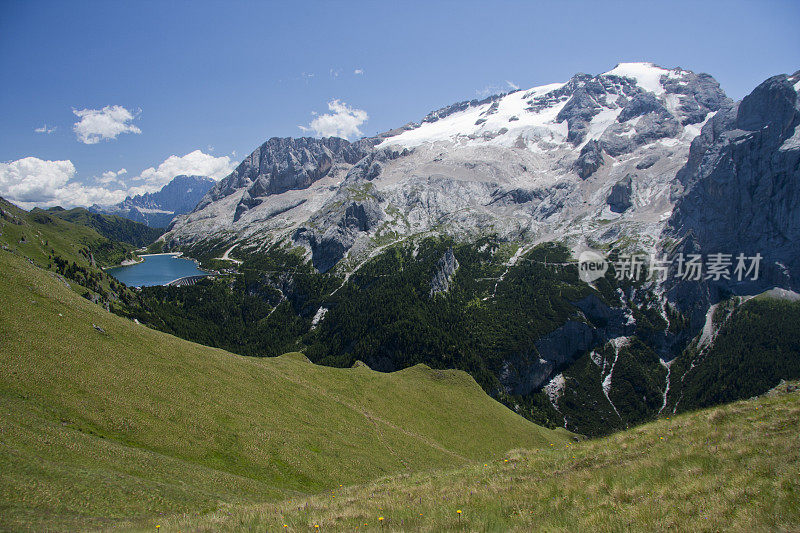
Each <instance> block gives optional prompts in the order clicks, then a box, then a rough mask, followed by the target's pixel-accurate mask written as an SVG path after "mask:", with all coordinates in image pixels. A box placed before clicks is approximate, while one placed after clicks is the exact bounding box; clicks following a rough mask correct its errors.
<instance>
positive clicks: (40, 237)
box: [0, 198, 134, 266]
mask: <svg viewBox="0 0 800 533" xmlns="http://www.w3.org/2000/svg"><path fill="white" fill-rule="evenodd" d="M0 209H2V211H3V213H4V215H5V216H0V244H2V245H4V246H7V247H8V248H10V249H12V250H16V251H17V252H19V253H20V254H22V255H24V256H25V257H28V258H30V259H31V260H32V261H34V262H35V263H36V264H37V265H39V266H47V263H48V255H50V254H51V250H52V251H53V252H55V254H56V255H59V256H61V257H63V258H64V259H66V260H68V261H74V262H75V263H76V264H78V265H79V266H89V261H88V260H87V258H86V257H84V256H83V255H82V254H81V253H80V250H81V249H86V248H88V249H89V250H91V251H92V252H93V254H94V256H95V261H96V262H97V264H98V265H99V266H111V265H115V264H118V263H119V262H120V261H122V260H123V259H125V257H126V255H127V254H128V253H129V252H130V251H131V250H133V249H134V246H133V245H131V244H127V243H121V242H115V241H112V240H110V239H108V238H106V237H104V236H102V235H100V234H99V233H98V232H97V231H95V230H94V229H92V228H90V227H88V226H85V225H82V224H73V223H72V222H69V221H67V220H62V219H60V218H58V217H56V216H53V214H52V213H48V212H47V211H43V210H34V211H31V212H28V211H24V210H22V209H20V208H18V207H17V206H15V205H13V204H11V203H9V202H7V201H5V200H3V199H2V198H0Z"/></svg>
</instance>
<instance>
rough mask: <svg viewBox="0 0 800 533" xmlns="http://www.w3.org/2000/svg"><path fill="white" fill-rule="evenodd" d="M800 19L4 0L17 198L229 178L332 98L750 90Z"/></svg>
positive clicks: (514, 8)
mask: <svg viewBox="0 0 800 533" xmlns="http://www.w3.org/2000/svg"><path fill="white" fill-rule="evenodd" d="M797 27H800V2H795V1H792V2H789V1H785V2H784V1H759V2H756V1H753V2H736V1H726V2H697V1H693V2H664V3H656V2H643V1H642V2H639V1H637V2H595V1H588V2H578V1H574V2H468V1H462V2H432V1H427V2H377V1H375V2H237V1H226V2H203V1H193V2H180V1H175V2H115V1H111V2H88V1H81V2H66V1H60V2H36V1H31V2H17V1H9V0H0V69H2V72H3V73H4V75H3V81H2V83H0V162H3V163H0V165H2V166H0V195H5V196H7V197H8V196H11V197H13V196H14V195H16V196H17V198H16V200H18V203H20V204H24V205H25V206H26V207H30V206H32V205H37V204H38V205H51V204H53V203H63V204H69V203H77V204H80V203H90V202H91V201H99V200H102V199H106V200H108V199H111V198H116V197H118V196H120V195H122V193H123V192H128V191H129V190H132V191H144V190H150V189H152V188H154V187H156V186H158V185H159V184H161V183H163V182H165V181H168V179H169V178H170V177H171V174H174V173H175V172H182V171H193V170H194V171H200V170H207V171H208V172H209V173H214V174H215V177H218V178H219V177H222V175H223V174H224V173H225V172H227V171H228V170H229V169H230V168H232V166H233V165H234V164H235V163H237V162H238V161H240V160H241V158H243V157H244V156H246V155H247V154H249V153H250V152H251V151H252V150H253V149H254V148H256V147H257V146H258V145H260V144H261V143H262V142H264V140H266V139H267V138H269V137H273V136H300V135H304V134H308V135H313V134H314V129H313V128H311V121H312V120H314V119H315V118H318V117H319V115H317V117H315V116H314V115H312V113H318V114H321V115H324V114H336V113H335V111H330V110H329V103H330V102H334V101H338V102H339V104H338V107H336V111H338V113H339V114H337V115H336V116H337V118H342V117H344V118H345V119H346V120H345V122H344V125H345V126H343V127H346V129H344V130H341V131H342V132H345V133H349V134H350V135H351V137H352V136H357V132H356V129H357V130H358V131H360V132H361V133H363V134H364V135H372V134H374V133H377V132H380V131H384V130H387V129H390V128H393V127H397V126H399V125H402V124H404V123H406V122H408V121H411V120H419V119H420V118H421V117H422V116H424V115H425V114H426V113H427V112H428V111H431V110H433V109H436V108H438V107H441V106H443V105H447V104H449V103H452V102H455V101H459V100H464V99H471V98H476V97H479V96H482V95H485V94H487V93H489V92H499V91H505V90H508V88H509V86H510V85H509V82H510V83H511V84H514V85H516V86H519V87H523V88H527V87H532V86H536V85H542V84H546V83H552V82H557V81H565V80H566V79H568V78H569V77H570V76H572V75H573V74H575V73H576V72H588V73H592V74H596V73H600V72H604V71H607V70H610V69H611V68H612V67H613V66H614V65H615V64H616V63H618V62H620V61H652V62H654V63H657V64H660V65H662V66H665V67H675V66H681V67H683V68H687V69H690V70H694V71H703V72H708V73H710V74H712V75H713V76H714V77H715V78H716V79H717V80H718V81H719V82H720V83H721V85H722V87H723V89H724V90H725V91H726V92H727V93H728V95H729V96H731V97H734V98H737V99H738V98H741V97H743V96H744V95H745V94H747V93H748V92H749V91H750V90H752V89H753V88H754V87H755V86H756V85H757V84H758V83H760V82H761V81H763V80H764V79H766V78H767V77H769V76H771V75H774V74H779V73H785V72H794V71H795V70H797V69H800V32H798V31H797ZM357 71H359V72H357ZM334 105H335V104H334ZM115 106H119V107H115ZM76 112H77V113H78V114H76ZM128 112H129V113H130V118H126V116H125V114H126V113H128ZM362 112H363V113H362ZM79 114H81V116H79ZM364 114H366V115H367V116H368V118H366V119H365V117H364ZM82 120H84V121H85V122H83V124H82V125H81V126H79V127H78V131H76V130H75V128H76V126H75V125H76V124H78V123H81V121H82ZM334 122H335V121H334ZM315 125H316V126H317V127H318V129H319V128H322V129H321V131H323V132H325V131H331V130H330V128H329V127H328V128H326V127H325V124H324V120H323V123H320V122H317V123H316V124H315ZM299 126H304V127H306V128H309V129H308V130H306V132H305V133H304V130H302V129H301V128H300V127H299ZM328 126H330V124H328ZM37 129H39V130H40V132H36V131H35V130H37ZM42 130H44V131H42ZM87 141H88V142H92V141H96V142H93V143H91V144H87V143H86V142H87ZM187 154H188V155H189V156H187ZM24 158H35V159H36V161H33V160H25V162H24V164H23V163H18V164H16V165H14V166H13V167H12V166H9V165H11V164H12V163H14V162H18V161H21V160H23V159H24ZM226 158H227V159H226ZM38 161H42V162H44V163H39V162H38ZM54 162H59V164H58V165H56V164H54ZM65 162H69V163H70V164H69V165H68V164H66V163H65ZM70 165H71V166H70ZM120 169H125V170H126V172H125V173H121V174H119V175H116V176H112V174H110V173H108V172H109V171H110V172H113V173H117V171H119V170H120ZM104 173H106V175H105V177H103V175H104ZM54 189H58V190H59V191H61V192H53V190H54ZM62 189H63V190H62ZM68 189H71V190H68ZM108 191H112V192H113V194H110V195H109V194H106V193H107V192H108Z"/></svg>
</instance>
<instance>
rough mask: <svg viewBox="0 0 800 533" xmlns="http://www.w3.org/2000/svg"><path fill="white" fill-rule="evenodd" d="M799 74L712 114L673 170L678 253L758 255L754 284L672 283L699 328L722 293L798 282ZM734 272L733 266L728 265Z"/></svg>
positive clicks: (671, 292)
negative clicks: (675, 171) (680, 164)
mask: <svg viewBox="0 0 800 533" xmlns="http://www.w3.org/2000/svg"><path fill="white" fill-rule="evenodd" d="M798 81H800V72H798V73H795V74H794V75H792V76H786V75H782V76H775V77H773V78H770V79H768V80H767V81H765V82H764V83H762V84H761V85H759V86H758V87H757V88H756V89H755V90H754V91H753V92H752V93H751V94H750V95H748V96H747V97H745V98H744V100H743V101H742V102H741V104H740V105H738V106H737V105H728V106H727V107H726V108H724V109H723V110H721V111H720V112H718V113H717V115H716V116H715V117H714V118H713V119H712V120H711V121H709V122H708V123H707V124H706V125H705V126H704V127H703V130H702V133H701V134H700V135H699V136H698V137H697V138H696V139H695V140H694V142H693V143H692V147H691V151H690V154H689V158H688V162H687V164H686V166H685V167H684V168H683V169H682V170H681V171H680V172H679V173H678V179H679V183H680V187H681V188H680V189H678V190H676V191H675V194H676V195H677V196H678V197H679V198H678V200H677V203H676V206H675V210H674V212H673V215H672V217H671V218H670V220H669V225H668V226H667V228H666V229H665V232H664V235H665V237H666V238H667V239H671V241H669V242H674V240H678V241H679V244H678V245H677V247H674V248H673V249H672V250H671V251H673V252H675V253H679V252H680V253H684V254H686V253H703V254H709V253H728V254H733V255H734V256H735V255H736V254H739V253H744V254H745V255H747V256H753V255H755V254H756V253H760V254H761V255H762V257H763V259H762V264H761V273H760V277H759V279H758V280H757V281H750V282H747V283H738V282H736V280H725V279H721V280H719V281H713V280H703V281H699V282H689V281H671V282H670V283H668V285H667V287H666V289H667V295H668V297H669V298H670V300H672V301H673V302H675V303H676V305H677V306H678V307H679V308H680V309H682V310H684V311H686V312H688V314H689V315H690V317H691V321H692V326H693V327H694V329H695V330H696V329H697V328H699V327H700V326H701V325H702V323H703V321H704V318H705V317H704V315H705V310H706V309H708V306H709V305H710V304H713V303H716V301H718V300H719V298H720V296H721V294H728V293H729V292H733V293H735V294H755V293H758V292H762V291H763V290H765V289H767V288H770V287H773V286H779V287H783V288H786V289H791V290H797V288H798V287H800V244H798V243H800V133H798V131H797V130H798V125H800V103H798V95H797V91H796V89H795V86H796V84H797V83H798ZM731 271H732V269H731Z"/></svg>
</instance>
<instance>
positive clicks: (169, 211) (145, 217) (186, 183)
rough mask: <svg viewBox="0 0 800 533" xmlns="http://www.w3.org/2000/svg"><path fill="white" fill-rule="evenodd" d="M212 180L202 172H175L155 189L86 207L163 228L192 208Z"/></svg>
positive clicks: (152, 226) (95, 211)
mask: <svg viewBox="0 0 800 533" xmlns="http://www.w3.org/2000/svg"><path fill="white" fill-rule="evenodd" d="M214 183H215V181H214V180H213V179H211V178H208V177H206V176H186V175H180V176H175V177H174V178H173V179H172V181H170V182H169V183H168V184H166V185H164V187H162V188H161V190H160V191H158V192H153V193H146V194H140V195H136V196H129V197H127V198H126V199H125V200H123V201H122V202H120V203H118V204H115V205H110V206H102V205H96V204H95V205H93V206H91V207H90V208H89V210H90V211H92V212H94V213H105V214H109V215H118V216H122V217H125V218H127V219H130V220H133V221H135V222H141V223H142V224H146V225H148V226H150V227H151V228H166V227H167V226H169V224H170V223H171V222H172V220H173V219H174V218H175V217H176V216H177V215H180V214H183V213H189V212H190V211H192V210H193V209H194V208H195V206H196V205H197V202H198V201H200V199H201V198H203V197H204V196H205V194H206V193H207V192H208V191H209V190H210V189H211V187H213V186H214Z"/></svg>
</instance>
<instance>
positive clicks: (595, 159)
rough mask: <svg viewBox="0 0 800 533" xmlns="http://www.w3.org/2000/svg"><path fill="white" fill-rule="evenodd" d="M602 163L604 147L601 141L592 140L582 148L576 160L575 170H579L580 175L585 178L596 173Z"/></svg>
mask: <svg viewBox="0 0 800 533" xmlns="http://www.w3.org/2000/svg"><path fill="white" fill-rule="evenodd" d="M602 164H603V148H602V147H601V146H600V143H599V142H597V141H594V140H592V141H589V142H588V143H586V145H585V146H584V147H583V148H581V153H580V155H579V156H578V159H577V160H576V161H575V170H576V171H577V172H578V176H579V177H580V178H581V179H582V180H585V179H586V178H588V177H589V176H591V175H592V174H594V173H595V171H596V170H597V169H598V168H600V165H602Z"/></svg>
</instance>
